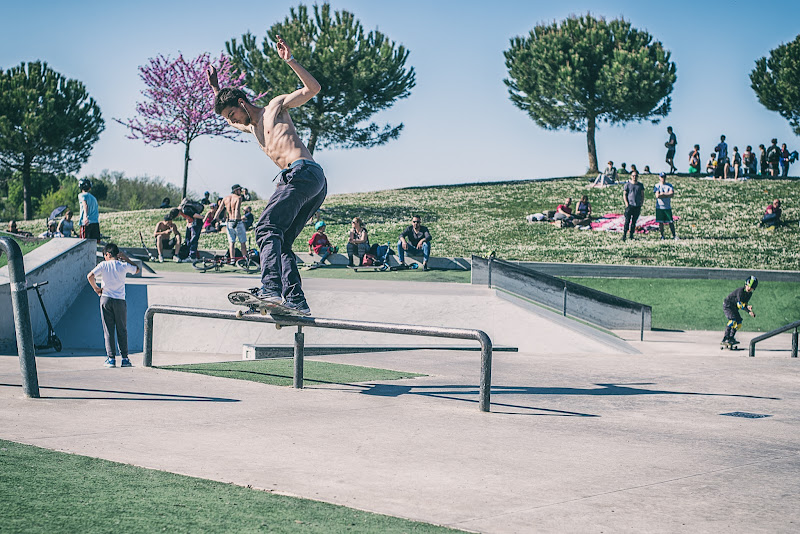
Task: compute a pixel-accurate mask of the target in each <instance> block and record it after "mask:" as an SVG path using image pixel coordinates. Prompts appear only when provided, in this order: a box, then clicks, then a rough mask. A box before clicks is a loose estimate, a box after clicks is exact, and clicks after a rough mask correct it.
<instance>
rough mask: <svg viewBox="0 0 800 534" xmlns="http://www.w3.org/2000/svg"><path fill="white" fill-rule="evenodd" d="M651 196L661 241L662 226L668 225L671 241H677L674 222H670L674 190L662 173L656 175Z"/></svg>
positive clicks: (662, 236) (662, 234)
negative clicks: (654, 202)
mask: <svg viewBox="0 0 800 534" xmlns="http://www.w3.org/2000/svg"><path fill="white" fill-rule="evenodd" d="M653 195H654V196H655V197H656V222H657V223H658V229H659V231H660V232H661V239H666V238H665V237H664V225H666V224H668V225H669V230H670V232H672V239H675V240H677V239H678V235H677V234H676V233H675V222H674V221H673V220H672V197H673V196H674V195H675V188H674V187H672V184H671V183H668V182H667V177H666V175H665V174H664V173H663V172H662V173H661V174H659V175H658V183H657V184H656V185H655V186H653Z"/></svg>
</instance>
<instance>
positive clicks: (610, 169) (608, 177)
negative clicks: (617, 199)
mask: <svg viewBox="0 0 800 534" xmlns="http://www.w3.org/2000/svg"><path fill="white" fill-rule="evenodd" d="M615 183H617V169H616V168H615V167H614V162H613V161H609V162H608V165H607V166H606V168H605V170H604V171H603V173H602V174H599V175H598V176H597V178H595V180H594V182H592V186H593V187H604V186H606V185H614V184H615Z"/></svg>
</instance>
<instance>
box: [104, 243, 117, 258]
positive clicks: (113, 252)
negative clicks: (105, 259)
mask: <svg viewBox="0 0 800 534" xmlns="http://www.w3.org/2000/svg"><path fill="white" fill-rule="evenodd" d="M106 252H108V253H109V254H111V255H112V256H114V257H115V258H116V257H117V256H119V247H118V246H117V245H116V244H115V243H108V244H107V245H106V246H104V247H103V256H105V255H106Z"/></svg>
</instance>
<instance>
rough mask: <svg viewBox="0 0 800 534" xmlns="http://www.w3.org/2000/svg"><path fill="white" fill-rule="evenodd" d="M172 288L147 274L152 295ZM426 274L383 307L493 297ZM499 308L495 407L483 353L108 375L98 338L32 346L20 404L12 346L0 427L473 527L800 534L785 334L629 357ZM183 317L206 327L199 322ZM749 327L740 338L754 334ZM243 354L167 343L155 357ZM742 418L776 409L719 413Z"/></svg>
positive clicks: (50, 443) (11, 433)
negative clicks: (301, 376) (317, 379)
mask: <svg viewBox="0 0 800 534" xmlns="http://www.w3.org/2000/svg"><path fill="white" fill-rule="evenodd" d="M147 280H148V279H147V277H145V278H143V279H142V280H137V281H136V283H137V284H139V283H142V284H146V283H147ZM204 280H205V279H204ZM207 280H212V279H210V278H209V279H207ZM167 282H169V280H166V279H164V278H161V279H153V280H151V282H150V283H151V285H150V286H149V287H148V288H147V289H148V291H147V293H148V294H153V293H154V292H156V291H155V286H156V285H157V284H159V283H164V284H167ZM177 282H178V280H176V279H172V280H171V284H173V285H174V284H175V283H177ZM216 282H217V281H216V280H215V282H214V283H212V285H216ZM219 282H220V284H221V285H222V286H223V288H225V287H227V286H228V285H235V284H236V283H238V281H235V280H234V281H231V280H222V279H219ZM309 282H318V281H316V280H315V281H309ZM323 282H324V283H325V284H326V285H325V289H326V290H327V291H331V293H335V292H336V291H337V290H339V291H342V292H344V293H347V294H349V295H352V294H353V293H352V292H353V288H352V287H349V286H346V285H345V286H338V285H337V284H339V283H340V281H334V280H328V281H323ZM378 284H380V283H378ZM417 285H420V286H424V285H425V284H417ZM240 286H241V284H240ZM434 286H436V287H433V286H432V287H430V288H429V289H427V290H426V289H425V288H424V287H417V288H414V287H412V286H407V292H408V295H407V296H408V300H413V301H414V302H416V306H415V307H414V309H413V310H412V309H411V308H410V307H409V308H406V307H404V306H399V307H398V308H397V310H395V311H392V310H391V305H392V303H393V302H394V300H393V299H394V298H396V295H390V296H389V297H388V299H389V304H388V305H389V307H390V308H389V310H388V311H379V310H377V309H376V310H375V311H374V313H375V314H378V315H380V314H382V313H385V316H384V315H380V317H381V319H379V320H385V319H384V317H390V316H391V315H392V314H397V315H398V317H397V319H396V320H394V321H392V322H414V323H417V324H428V323H430V321H426V320H423V319H425V318H424V317H418V320H416V321H410V320H409V319H410V317H409V316H402V313H401V312H402V311H403V310H404V309H406V310H407V311H408V310H411V311H414V310H416V311H417V312H419V311H420V310H422V311H423V312H425V311H426V309H425V306H424V304H423V303H421V301H420V297H419V295H422V296H424V295H425V294H426V292H428V293H430V294H431V295H434V296H436V295H438V296H439V297H441V298H442V299H446V298H447V295H448V292H450V298H451V299H452V301H453V302H459V299H463V298H467V299H475V302H474V303H473V304H471V305H470V306H471V307H474V308H480V307H481V306H482V305H481V304H480V302H478V299H479V298H480V299H484V300H486V301H487V302H486V303H484V304H483V307H484V308H486V309H490V308H491V306H493V303H492V302H491V301H492V300H493V299H496V298H497V297H495V296H493V295H492V294H491V293H487V294H482V295H476V294H472V293H470V291H471V290H472V289H473V288H470V287H469V286H465V285H462V284H458V285H455V284H454V285H452V286H451V287H448V284H435V285H434ZM209 287H212V286H209ZM306 287H307V291H308V292H309V299H310V300H312V308H313V307H314V306H315V305H317V304H318V303H316V302H313V298H314V294H315V293H314V291H315V288H314V287H312V284H308V285H307V286H306ZM364 287H365V288H366V287H367V286H364ZM381 287H382V286H380V285H378V286H374V287H372V289H371V290H370V291H374V290H378V291H381ZM396 290H397V288H395V287H390V286H385V289H384V290H383V291H382V292H383V293H387V292H388V293H391V292H393V291H396ZM320 291H321V289H320ZM464 292H467V294H466V295H465V294H464ZM361 296H364V297H366V289H365V292H364V294H363V295H361ZM437 298H438V297H437ZM357 300H358V299H357ZM433 300H434V301H435V300H436V298H434V299H433ZM498 300H499V299H498ZM440 305H441V303H435V304H434V306H440ZM506 305H508V306H511V304H509V303H507V302H505V301H504V303H503V306H502V307H499V308H494V310H495V312H496V313H499V314H504V315H505V316H507V318H508V319H509V320H508V323H509V324H510V325H511V327H513V328H517V329H518V328H521V327H520V326H519V324H520V323H522V324H526V325H527V326H526V327H525V331H524V332H523V334H524V337H525V338H526V339H530V340H532V344H530V345H528V346H526V348H525V349H524V350H523V349H522V347H521V350H520V352H518V353H505V352H496V353H495V354H494V365H493V379H492V385H493V387H492V413H481V412H479V411H478V407H477V403H478V387H477V384H478V374H479V353H478V352H463V351H426V350H414V351H411V350H410V351H400V352H384V353H366V354H364V353H362V354H352V355H348V354H345V355H336V356H326V357H313V358H308V359H309V360H312V359H313V360H317V359H319V360H325V361H333V362H339V363H347V364H355V365H367V366H374V367H381V368H387V369H397V370H401V371H412V372H417V373H424V374H426V375H428V376H426V377H421V378H416V379H406V380H399V381H386V382H374V383H357V384H322V385H319V384H310V383H309V384H307V385H306V388H305V389H303V390H294V389H292V388H283V387H274V386H265V385H263V384H257V383H251V382H245V381H239V380H230V379H224V378H217V377H210V376H204V375H196V374H189V373H178V372H173V371H167V370H162V369H147V368H142V367H141V354H134V355H132V361H133V362H134V365H136V367H134V368H132V369H119V368H118V369H105V368H102V367H101V363H102V359H103V356H102V354H101V353H100V352H99V351H91V350H73V351H70V352H65V353H62V354H60V355H55V354H53V353H42V354H41V355H39V356H38V357H37V367H38V370H39V383H40V388H41V395H42V398H41V399H25V398H23V396H22V389H21V377H20V373H19V361H18V359H17V357H16V356H0V397H2V400H0V402H1V403H2V406H3V408H2V409H1V410H0V437H2V438H3V439H8V440H12V441H18V442H21V443H27V444H31V445H37V446H40V447H46V448H50V449H55V450H60V451H66V452H71V453H76V454H84V455H89V456H95V457H99V458H104V459H108V460H114V461H119V462H124V463H130V464H134V465H138V466H143V467H148V468H153V469H162V470H166V471H171V472H176V473H182V474H187V475H191V476H197V477H202V478H209V479H214V480H219V481H223V482H230V483H234V484H239V485H251V486H253V487H256V488H261V489H265V490H269V491H275V492H279V493H285V494H290V495H297V496H302V497H307V498H311V499H319V500H323V501H327V502H332V503H336V504H342V505H346V506H352V507H355V508H359V509H364V510H369V511H373V512H378V513H384V514H390V515H396V516H400V517H406V518H411V519H415V520H421V521H426V522H431V523H436V524H442V525H447V526H451V527H454V528H461V529H465V530H470V531H481V532H619V531H632V532H675V531H686V532H720V531H726V532H796V531H797V530H798V524H799V523H800V510H798V507H797V502H798V500H799V499H798V498H799V497H800V447H799V446H798V445H800V439H799V438H798V434H799V433H798V427H799V425H798V423H800V415H798V414H800V410H798V408H800V387H799V386H800V380H798V365H800V361H798V360H797V359H790V358H789V349H790V346H791V343H790V338H789V337H788V336H778V337H776V338H773V339H771V340H769V341H767V342H765V343H763V344H759V346H758V351H757V357H756V358H748V357H747V356H746V354H747V353H746V351H744V350H743V351H738V352H729V351H720V350H719V338H720V332H663V331H656V332H647V333H646V334H645V341H643V342H640V341H638V338H639V332H638V331H637V332H617V334H618V335H620V336H621V337H623V338H624V339H625V340H626V341H627V342H628V344H629V345H630V346H631V347H633V348H634V349H636V350H638V351H639V352H640V354H630V353H622V352H621V351H614V350H613V349H612V348H611V347H609V346H608V345H607V344H603V343H595V344H592V341H591V340H590V339H588V337H587V336H582V335H581V334H579V333H577V332H575V331H573V330H570V329H568V328H563V327H562V326H560V325H559V321H562V320H563V319H559V318H558V317H557V316H553V317H552V318H550V319H548V318H546V317H544V316H542V315H537V314H529V315H526V314H525V312H524V310H520V311H519V312H518V313H517V314H516V316H515V317H514V318H513V319H514V320H513V321H511V317H510V315H511V312H509V308H506V307H505V306H506ZM203 306H204V307H206V306H207V307H217V306H210V305H208V304H207V303H204V305H203ZM219 307H220V308H222V307H223V306H219ZM320 308H322V306H317V309H320ZM315 311H316V310H315ZM358 311H359V310H357V311H356V313H358ZM429 311H430V312H433V311H434V309H431V310H429ZM319 315H320V316H327V315H328V314H323V313H319ZM330 316H332V317H336V316H335V315H333V314H331V315H330ZM353 317H354V318H358V317H359V316H358V314H356V315H354V316H353ZM348 318H349V317H348ZM362 318H363V317H362ZM159 320H160V318H157V319H156V321H159ZM486 320H487V322H488V323H492V321H494V323H493V327H494V328H495V333H494V336H495V337H493V342H494V343H495V344H510V343H509V342H508V340H510V339H512V338H513V336H512V335H510V334H508V333H505V332H504V331H503V329H502V328H500V326H499V323H500V322H502V321H499V320H498V319H497V318H491V317H488V316H487V319H486ZM456 326H464V327H474V328H480V325H474V324H468V325H456ZM157 328H158V326H157ZM180 328H181V330H180V332H179V335H180V336H186V337H191V336H196V337H201V336H205V335H207V333H206V332H205V330H202V329H201V328H202V327H198V326H196V325H193V324H192V323H191V322H187V323H185V324H182V325H180ZM262 328H263V327H262ZM268 328H272V327H268ZM287 330H288V329H287ZM313 330H314V329H307V330H306V342H307V343H309V344H310V343H313V338H314V337H315V336H316V335H317V334H316V333H315V332H313ZM272 331H274V328H272ZM131 335H132V336H135V335H136V334H135V333H132V334H131ZM755 335H756V334H751V333H744V334H740V335H739V337H740V338H741V340H742V341H743V345H745V343H746V342H747V341H748V340H749V339H750V338H751V337H754V336H755ZM553 336H555V339H554V337H553ZM522 337H523V336H519V337H518V338H522ZM502 338H505V339H506V341H503V340H502ZM539 338H541V339H542V340H543V343H542V345H541V347H538V348H537V346H536V344H535V342H536V341H537V339H539ZM412 339H413V338H412ZM424 341H425V342H426V343H427V342H428V341H430V340H428V339H426V340H424ZM409 342H411V341H408V340H407V341H406V343H409ZM450 343H452V340H450ZM762 345H763V347H762ZM169 346H170V341H169V340H167V339H164V340H162V345H160V346H159V345H158V344H156V350H157V351H159V350H161V349H163V348H164V347H169ZM231 359H236V357H235V356H234V357H231V355H230V354H209V353H200V352H175V351H172V352H163V351H162V352H156V354H155V355H154V364H155V365H160V364H161V365H163V364H167V363H189V362H193V363H197V362H205V361H225V360H231ZM732 412H748V413H753V414H762V415H768V416H769V417H764V418H758V419H751V418H740V417H732V416H726V415H722V414H727V413H732Z"/></svg>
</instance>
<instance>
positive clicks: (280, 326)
mask: <svg viewBox="0 0 800 534" xmlns="http://www.w3.org/2000/svg"><path fill="white" fill-rule="evenodd" d="M281 328H283V326H282V325H279V324H278V323H275V330H280V329H281Z"/></svg>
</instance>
